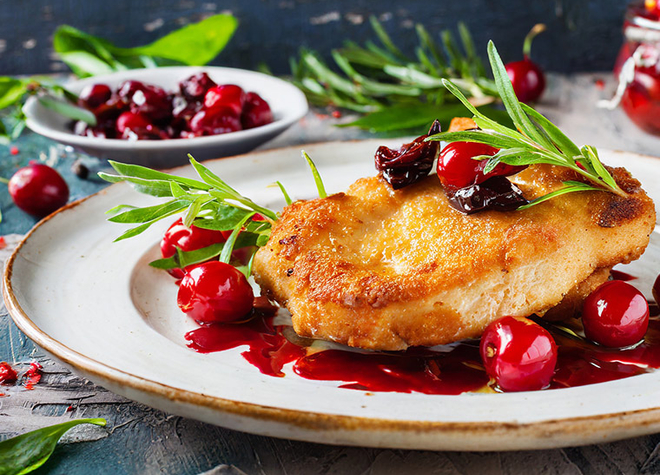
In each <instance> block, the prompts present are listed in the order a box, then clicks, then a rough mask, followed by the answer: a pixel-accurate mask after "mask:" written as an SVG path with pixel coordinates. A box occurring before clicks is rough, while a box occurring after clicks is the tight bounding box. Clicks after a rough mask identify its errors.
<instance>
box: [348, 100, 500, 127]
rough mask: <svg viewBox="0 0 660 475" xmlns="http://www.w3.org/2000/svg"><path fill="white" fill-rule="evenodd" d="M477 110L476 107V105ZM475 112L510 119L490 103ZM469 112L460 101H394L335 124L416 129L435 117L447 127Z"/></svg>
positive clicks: (427, 123) (428, 124)
mask: <svg viewBox="0 0 660 475" xmlns="http://www.w3.org/2000/svg"><path fill="white" fill-rule="evenodd" d="M475 110H476V109H475ZM478 113H479V114H482V115H483V116H484V117H493V118H497V120H500V121H502V122H510V121H509V116H508V115H507V114H506V112H504V111H502V110H499V109H495V108H493V107H490V106H482V107H480V108H479V109H478ZM466 115H469V111H468V110H467V109H466V108H465V106H463V105H462V104H450V105H435V104H424V103H416V104H405V105H403V104H402V105H395V106H391V107H387V108H384V109H381V110H380V111H377V112H372V113H371V114H368V115H365V116H364V117H361V118H359V119H357V120H355V121H353V122H350V123H347V124H339V125H337V126H338V127H359V128H361V129H364V130H369V131H371V132H391V131H399V130H401V131H406V132H407V131H409V130H411V129H416V130H419V129H421V128H427V129H428V127H429V126H430V125H431V124H432V123H433V121H434V120H436V119H438V120H439V121H440V123H441V124H442V127H443V128H447V127H449V124H450V122H451V119H453V118H454V117H463V116H466Z"/></svg>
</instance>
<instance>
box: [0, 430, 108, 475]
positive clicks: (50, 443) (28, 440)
mask: <svg viewBox="0 0 660 475" xmlns="http://www.w3.org/2000/svg"><path fill="white" fill-rule="evenodd" d="M80 424H95V425H97V426H105V424H106V421H105V419H76V420H73V421H68V422H63V423H62V424H56V425H53V426H50V427H44V428H43V429H37V430H33V431H32V432H27V433H26V434H22V435H19V436H17V437H13V438H11V439H7V440H4V441H2V442H0V474H2V475H21V474H25V473H30V472H32V471H34V470H36V469H37V468H39V467H41V466H42V465H43V464H44V463H45V462H46V460H48V458H49V457H50V456H51V454H52V453H53V451H54V450H55V446H56V445H57V441H58V440H60V438H61V437H62V436H63V435H64V434H65V433H66V432H67V431H68V430H69V429H71V428H72V427H75V426H77V425H80Z"/></svg>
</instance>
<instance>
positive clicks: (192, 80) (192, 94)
mask: <svg viewBox="0 0 660 475" xmlns="http://www.w3.org/2000/svg"><path fill="white" fill-rule="evenodd" d="M216 85H217V84H216V83H215V82H214V81H213V79H211V78H210V77H209V75H208V74H206V73H199V74H195V75H193V76H190V77H189V78H188V79H184V80H183V81H181V82H180V83H179V90H180V91H181V95H182V96H183V97H185V98H186V100H188V101H195V102H201V101H203V100H204V96H205V95H206V92H207V91H208V90H209V89H211V88H212V87H215V86H216Z"/></svg>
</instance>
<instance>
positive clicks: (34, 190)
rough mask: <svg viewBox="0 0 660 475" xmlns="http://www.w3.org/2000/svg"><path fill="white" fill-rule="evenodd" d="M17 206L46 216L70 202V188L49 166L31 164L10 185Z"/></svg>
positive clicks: (19, 172) (14, 177)
mask: <svg viewBox="0 0 660 475" xmlns="http://www.w3.org/2000/svg"><path fill="white" fill-rule="evenodd" d="M8 187H9V194H10V195H11V197H12V199H13V200H14V203H15V204H16V206H18V207H19V208H20V209H22V210H23V211H25V212H26V213H29V214H31V215H34V216H37V217H40V218H41V217H43V216H46V215H48V214H50V213H52V212H53V211H55V210H56V209H58V208H60V207H62V206H64V205H65V204H66V202H67V201H68V200H69V187H68V186H67V184H66V182H65V181H64V180H63V179H62V177H61V176H60V174H59V173H57V171H56V170H55V169H53V168H51V167H49V166H48V165H43V164H40V163H36V162H30V164H29V165H28V166H27V167H24V168H21V169H20V170H18V171H17V172H16V173H14V176H12V177H11V179H10V180H9V183H8Z"/></svg>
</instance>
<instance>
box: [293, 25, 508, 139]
mask: <svg viewBox="0 0 660 475" xmlns="http://www.w3.org/2000/svg"><path fill="white" fill-rule="evenodd" d="M370 22H371V26H372V28H373V30H374V32H375V34H376V36H377V38H378V40H379V42H380V45H377V44H376V43H374V42H371V41H368V42H367V43H366V44H365V45H364V46H360V45H358V44H356V43H354V42H347V43H346V44H345V45H344V47H343V48H340V49H337V50H334V51H333V52H332V59H333V61H334V63H335V65H336V67H337V68H338V69H339V71H340V72H335V71H334V70H333V68H332V67H330V66H329V65H328V64H326V63H325V62H324V61H323V60H322V59H321V58H320V56H319V55H318V54H316V53H315V52H313V51H310V50H302V51H301V52H300V57H299V58H298V59H297V60H296V59H292V60H291V61H290V64H291V72H292V75H293V82H294V84H296V85H297V86H298V87H299V88H300V89H302V90H303V91H304V92H305V94H306V95H307V98H308V99H309V101H310V102H311V103H312V104H314V105H318V106H328V105H331V106H336V107H341V108H345V109H349V110H353V111H356V112H359V113H361V114H369V115H368V116H367V117H363V118H361V119H358V120H356V121H354V122H352V123H350V124H343V125H345V126H356V127H360V128H365V129H369V130H374V131H388V132H391V131H395V130H411V129H416V128H419V127H428V125H429V124H430V123H431V122H433V120H435V119H437V118H439V119H441V122H443V123H444V122H446V123H449V120H451V118H452V117H454V116H455V115H456V114H455V111H453V112H447V113H446V114H445V112H444V111H445V110H446V106H447V105H457V104H458V103H457V101H456V100H455V99H454V97H453V96H452V95H451V94H447V91H446V89H445V88H444V86H443V83H442V79H443V78H451V79H452V80H453V81H454V82H455V83H456V84H457V86H458V87H460V88H461V90H462V91H464V92H465V93H466V94H468V95H469V96H470V97H471V98H472V100H473V101H474V102H475V103H478V104H479V105H485V104H489V103H491V102H493V101H494V96H495V94H496V92H497V89H496V87H495V82H494V81H493V80H492V79H490V78H489V77H487V76H486V72H485V69H484V66H483V63H482V60H481V58H479V57H478V56H477V54H476V53H475V47H474V42H473V40H472V36H471V35H470V32H469V30H468V29H467V27H466V26H465V25H464V24H463V23H459V25H458V30H459V36H460V43H459V42H458V41H456V40H455V39H454V35H453V34H452V33H451V31H449V30H445V31H442V32H441V33H440V38H441V43H442V45H440V44H438V43H436V41H434V40H433V37H432V36H431V35H430V34H429V32H428V31H427V30H426V28H424V26H423V25H421V24H417V25H416V33H417V37H418V46H417V47H416V49H415V55H416V57H415V58H409V57H407V56H406V55H404V54H403V53H402V52H401V50H400V49H399V48H398V47H397V46H396V45H395V44H394V42H393V41H392V39H391V38H390V36H389V35H388V34H387V32H386V31H385V28H384V27H383V25H381V23H380V22H379V21H378V20H377V19H376V18H375V17H371V18H370ZM420 106H423V107H421V108H420ZM392 110H394V111H395V113H394V114H391V113H389V112H390V111H392ZM486 112H487V115H490V114H491V112H493V113H494V115H495V116H497V113H498V112H499V111H497V110H495V109H490V110H488V109H487V111H486Z"/></svg>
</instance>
